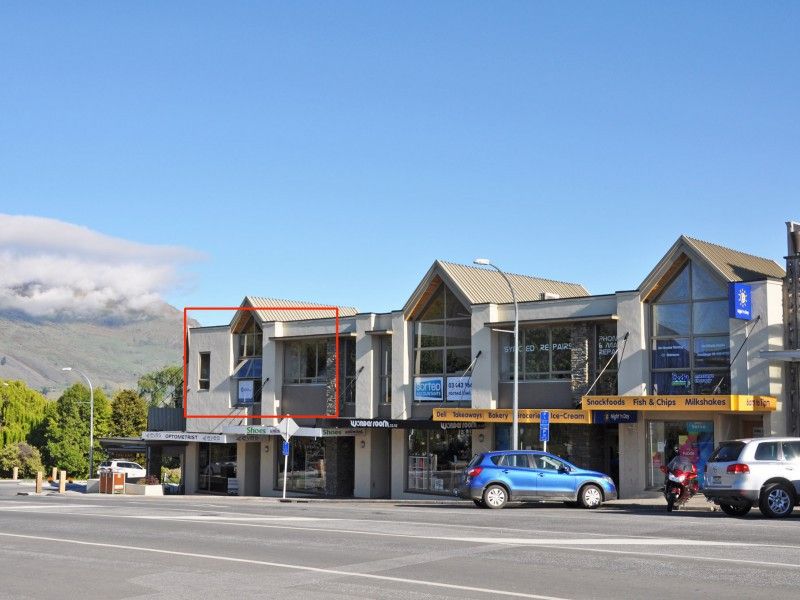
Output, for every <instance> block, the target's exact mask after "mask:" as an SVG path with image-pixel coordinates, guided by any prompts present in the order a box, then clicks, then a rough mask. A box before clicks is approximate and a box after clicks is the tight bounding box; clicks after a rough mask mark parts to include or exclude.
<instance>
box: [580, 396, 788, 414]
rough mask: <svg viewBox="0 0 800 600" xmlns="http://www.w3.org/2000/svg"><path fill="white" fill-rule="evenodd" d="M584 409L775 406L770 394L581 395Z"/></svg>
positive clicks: (771, 408)
mask: <svg viewBox="0 0 800 600" xmlns="http://www.w3.org/2000/svg"><path fill="white" fill-rule="evenodd" d="M581 407H582V408H583V409H584V410H589V411H591V410H661V411H676V412H677V411H701V410H702V411H713V412H771V411H774V410H776V409H777V408H778V400H777V399H776V398H774V397H772V396H748V395H742V394H731V395H726V394H717V395H700V394H698V395H693V396H670V395H652V396H583V397H582V398H581Z"/></svg>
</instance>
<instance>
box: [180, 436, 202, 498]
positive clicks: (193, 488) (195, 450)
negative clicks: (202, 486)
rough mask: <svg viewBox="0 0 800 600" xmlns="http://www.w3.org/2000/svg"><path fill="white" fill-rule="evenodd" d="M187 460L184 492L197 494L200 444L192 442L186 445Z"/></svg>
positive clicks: (184, 474)
mask: <svg viewBox="0 0 800 600" xmlns="http://www.w3.org/2000/svg"><path fill="white" fill-rule="evenodd" d="M185 456H186V460H185V461H184V465H183V467H184V468H183V493H184V494H195V493H197V486H198V483H199V482H198V479H197V476H198V471H199V469H200V445H199V444H198V443H197V442H190V443H188V444H187V445H186V453H185Z"/></svg>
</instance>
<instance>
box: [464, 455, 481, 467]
mask: <svg viewBox="0 0 800 600" xmlns="http://www.w3.org/2000/svg"><path fill="white" fill-rule="evenodd" d="M482 458H483V454H476V455H475V456H473V457H472V460H471V461H469V464H468V465H467V468H469V467H474V466H475V465H477V464H478V463H479V462H481V459H482Z"/></svg>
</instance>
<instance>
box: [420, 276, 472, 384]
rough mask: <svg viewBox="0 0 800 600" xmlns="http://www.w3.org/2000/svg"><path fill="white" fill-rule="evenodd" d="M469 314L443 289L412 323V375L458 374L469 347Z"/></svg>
mask: <svg viewBox="0 0 800 600" xmlns="http://www.w3.org/2000/svg"><path fill="white" fill-rule="evenodd" d="M471 327H472V320H471V317H470V312H469V310H467V309H466V308H465V307H464V305H463V304H461V302H459V301H458V298H456V296H455V295H454V294H453V293H452V292H451V291H450V290H449V289H447V287H446V286H444V285H441V286H439V290H438V291H437V292H436V293H435V294H434V296H433V297H432V298H431V299H430V301H429V302H428V305H427V307H426V308H425V310H424V311H423V313H422V315H421V316H420V317H419V319H418V320H417V321H415V322H414V374H415V375H461V374H462V373H463V372H464V370H465V369H466V368H467V367H468V366H469V364H470V362H471V360H472V357H471V355H470V354H471V348H472V330H471Z"/></svg>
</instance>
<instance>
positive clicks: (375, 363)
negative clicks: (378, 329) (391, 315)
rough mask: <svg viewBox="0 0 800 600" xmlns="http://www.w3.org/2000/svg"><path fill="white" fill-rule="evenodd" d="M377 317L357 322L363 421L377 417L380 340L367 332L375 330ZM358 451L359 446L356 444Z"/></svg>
mask: <svg viewBox="0 0 800 600" xmlns="http://www.w3.org/2000/svg"><path fill="white" fill-rule="evenodd" d="M374 327H375V315H366V316H365V317H363V318H360V319H359V320H358V321H357V322H356V333H357V337H356V373H357V379H356V382H355V394H356V415H355V416H357V417H360V418H363V419H372V418H374V417H375V416H376V415H377V402H376V401H375V392H376V384H377V375H376V370H377V369H379V368H380V357H379V356H378V355H377V352H378V351H379V350H377V349H378V348H380V340H379V339H378V338H376V337H375V336H373V335H369V334H367V333H366V332H367V331H369V330H372V329H374ZM356 450H358V444H356Z"/></svg>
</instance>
